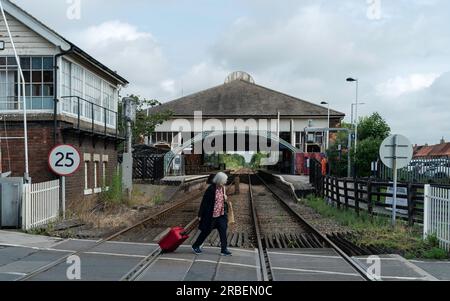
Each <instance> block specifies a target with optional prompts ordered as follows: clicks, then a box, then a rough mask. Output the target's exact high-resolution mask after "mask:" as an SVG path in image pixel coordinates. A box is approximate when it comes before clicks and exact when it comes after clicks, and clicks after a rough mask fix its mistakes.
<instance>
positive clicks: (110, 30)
mask: <svg viewBox="0 0 450 301" xmlns="http://www.w3.org/2000/svg"><path fill="white" fill-rule="evenodd" d="M74 39H75V42H76V43H77V44H79V45H80V47H82V48H83V49H85V50H86V51H87V52H88V53H90V54H91V55H93V56H94V57H96V58H99V59H100V60H101V61H102V62H103V63H104V64H106V65H107V66H109V67H110V68H111V69H113V70H117V71H118V72H119V74H121V75H122V76H124V77H125V78H126V79H128V81H129V82H130V85H129V87H128V88H127V89H126V90H125V91H124V94H126V93H130V94H131V93H132V94H137V95H141V96H143V97H147V98H157V97H159V96H161V95H167V94H169V95H170V94H171V93H173V86H174V83H173V80H171V79H170V75H169V72H168V71H169V70H168V69H169V64H168V61H167V58H166V57H165V56H164V54H163V51H162V49H161V47H160V45H159V44H158V41H157V40H156V39H155V38H154V37H153V35H152V34H151V33H149V32H144V31H140V30H139V29H138V28H137V27H136V26H134V25H132V24H130V23H127V22H123V21H118V20H111V21H106V22H103V23H101V24H99V25H95V26H90V27H88V28H86V29H85V30H83V31H81V32H79V33H78V34H77V35H76V36H75V37H74Z"/></svg>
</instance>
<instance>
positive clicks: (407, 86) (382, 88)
mask: <svg viewBox="0 0 450 301" xmlns="http://www.w3.org/2000/svg"><path fill="white" fill-rule="evenodd" d="M438 77H439V74H436V73H429V74H418V73H415V74H410V75H408V76H405V77H401V76H397V77H395V78H391V79H389V80H387V81H386V82H384V83H381V84H378V86H377V92H378V94H379V95H381V96H387V97H398V96H400V95H402V94H405V93H411V92H416V91H420V90H422V89H425V88H428V87H430V86H431V85H432V84H433V82H434V81H435V80H436V78H438Z"/></svg>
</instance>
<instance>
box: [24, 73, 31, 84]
mask: <svg viewBox="0 0 450 301" xmlns="http://www.w3.org/2000/svg"><path fill="white" fill-rule="evenodd" d="M23 77H24V78H25V82H26V83H29V82H30V80H31V72H30V71H23Z"/></svg>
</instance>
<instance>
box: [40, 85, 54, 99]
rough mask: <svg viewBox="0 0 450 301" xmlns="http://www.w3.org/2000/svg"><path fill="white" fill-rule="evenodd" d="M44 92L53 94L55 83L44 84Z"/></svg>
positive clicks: (44, 93) (47, 94) (45, 94)
mask: <svg viewBox="0 0 450 301" xmlns="http://www.w3.org/2000/svg"><path fill="white" fill-rule="evenodd" d="M43 87H44V88H43V91H42V92H43V93H42V95H44V96H53V85H49V84H44V86H43Z"/></svg>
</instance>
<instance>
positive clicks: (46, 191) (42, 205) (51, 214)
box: [22, 180, 60, 230]
mask: <svg viewBox="0 0 450 301" xmlns="http://www.w3.org/2000/svg"><path fill="white" fill-rule="evenodd" d="M59 201H60V185H59V180H55V181H49V182H43V183H36V184H24V185H23V206H22V208H23V212H22V217H23V220H22V227H23V229H24V230H30V229H33V228H38V227H40V226H44V225H46V224H48V223H50V222H52V221H54V220H56V219H58V217H59Z"/></svg>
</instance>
